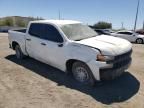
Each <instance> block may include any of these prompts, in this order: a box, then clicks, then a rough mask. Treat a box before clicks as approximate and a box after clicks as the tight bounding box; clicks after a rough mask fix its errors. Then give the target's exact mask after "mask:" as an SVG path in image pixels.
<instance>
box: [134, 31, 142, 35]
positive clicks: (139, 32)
mask: <svg viewBox="0 0 144 108" xmlns="http://www.w3.org/2000/svg"><path fill="white" fill-rule="evenodd" d="M136 33H138V34H140V35H144V30H137V31H136Z"/></svg>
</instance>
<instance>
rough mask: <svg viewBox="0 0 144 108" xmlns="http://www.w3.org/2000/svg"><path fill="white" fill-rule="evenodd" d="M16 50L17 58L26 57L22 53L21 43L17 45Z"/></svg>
mask: <svg viewBox="0 0 144 108" xmlns="http://www.w3.org/2000/svg"><path fill="white" fill-rule="evenodd" d="M15 52H16V58H17V59H23V58H24V54H23V53H22V51H21V48H20V46H19V45H16V47H15Z"/></svg>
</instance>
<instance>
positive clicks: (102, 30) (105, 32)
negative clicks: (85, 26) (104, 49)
mask: <svg viewBox="0 0 144 108" xmlns="http://www.w3.org/2000/svg"><path fill="white" fill-rule="evenodd" d="M94 30H95V31H96V32H97V33H98V34H99V35H102V34H104V35H110V34H111V33H113V31H112V30H109V29H94Z"/></svg>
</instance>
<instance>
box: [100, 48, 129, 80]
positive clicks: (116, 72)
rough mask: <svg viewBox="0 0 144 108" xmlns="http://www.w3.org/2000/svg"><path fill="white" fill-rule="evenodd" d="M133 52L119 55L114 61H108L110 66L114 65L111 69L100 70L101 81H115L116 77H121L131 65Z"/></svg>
mask: <svg viewBox="0 0 144 108" xmlns="http://www.w3.org/2000/svg"><path fill="white" fill-rule="evenodd" d="M131 54H132V50H130V51H129V52H127V53H124V54H122V55H118V56H116V57H115V58H114V60H112V61H108V62H107V63H108V64H113V67H112V68H110V69H100V77H101V79H113V78H115V77H116V76H120V75H121V73H122V71H124V70H125V69H127V68H128V67H129V64H130V63H131V60H132V59H131Z"/></svg>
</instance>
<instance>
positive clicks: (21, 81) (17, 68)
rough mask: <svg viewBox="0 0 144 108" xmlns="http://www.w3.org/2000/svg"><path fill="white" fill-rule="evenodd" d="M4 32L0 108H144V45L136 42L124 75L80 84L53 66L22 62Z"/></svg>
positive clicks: (0, 51) (0, 44) (0, 55)
mask: <svg viewBox="0 0 144 108" xmlns="http://www.w3.org/2000/svg"><path fill="white" fill-rule="evenodd" d="M14 54H15V53H14V51H12V50H11V49H9V48H8V37H7V34H2V33H1V34H0V108H144V102H143V101H144V80H143V79H144V45H137V44H133V62H132V66H131V67H130V69H129V70H128V71H127V72H125V73H124V74H123V75H122V76H121V77H120V78H117V79H116V80H113V81H107V82H102V83H99V84H97V85H96V86H95V87H93V88H92V87H86V86H81V85H79V84H78V83H77V82H76V81H75V80H73V78H72V77H71V76H70V75H66V74H64V73H63V72H61V71H60V70H57V69H55V68H53V67H51V66H49V65H46V64H43V63H41V62H39V61H36V60H34V59H31V58H26V59H24V60H22V61H18V60H17V59H16V57H15V56H14Z"/></svg>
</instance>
